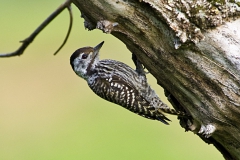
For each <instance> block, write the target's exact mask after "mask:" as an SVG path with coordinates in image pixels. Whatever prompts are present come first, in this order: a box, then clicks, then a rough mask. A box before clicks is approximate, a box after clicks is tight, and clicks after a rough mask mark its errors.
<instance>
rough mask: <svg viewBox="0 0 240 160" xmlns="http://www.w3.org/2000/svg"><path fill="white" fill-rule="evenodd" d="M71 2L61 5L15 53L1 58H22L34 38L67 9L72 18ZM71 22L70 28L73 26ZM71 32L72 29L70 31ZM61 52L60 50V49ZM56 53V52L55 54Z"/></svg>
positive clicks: (0, 55)
mask: <svg viewBox="0 0 240 160" xmlns="http://www.w3.org/2000/svg"><path fill="white" fill-rule="evenodd" d="M71 3H72V2H71V0H66V1H65V2H64V3H63V4H61V5H60V6H59V7H58V8H57V9H56V10H55V11H54V12H53V13H52V14H51V15H50V16H49V17H48V18H47V19H46V20H45V21H44V22H43V23H42V24H41V25H40V26H39V27H38V28H37V29H36V30H35V31H34V32H33V33H32V34H31V35H30V36H29V37H28V38H26V39H25V40H23V41H20V42H22V45H21V46H20V47H19V48H18V49H17V50H16V51H14V52H11V53H5V54H0V57H13V56H20V55H22V54H23V52H24V51H25V49H26V48H27V47H28V45H29V44H30V43H31V42H32V41H33V40H34V38H35V37H36V36H37V35H38V34H39V33H40V32H41V31H42V30H43V29H44V28H45V27H46V26H47V25H48V24H49V23H50V22H51V21H52V20H53V19H54V18H56V17H57V16H58V15H59V14H60V13H61V12H62V11H63V10H64V9H65V8H68V10H69V12H70V17H72V16H71V10H70V9H69V8H70V7H69V6H70V5H71ZM71 23H72V22H70V26H71ZM69 30H71V28H70V29H69ZM69 32H70V31H68V34H67V37H66V39H67V38H68V36H69ZM66 39H65V40H64V43H63V45H64V44H65V43H66V42H65V41H66ZM61 48H62V46H61V47H60V49H61ZM58 51H59V49H58ZM55 53H56V52H55Z"/></svg>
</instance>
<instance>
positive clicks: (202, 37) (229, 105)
mask: <svg viewBox="0 0 240 160" xmlns="http://www.w3.org/2000/svg"><path fill="white" fill-rule="evenodd" d="M231 2H233V1H231ZM73 3H74V4H75V5H76V6H77V7H78V8H79V10H80V11H81V14H82V17H83V18H84V19H85V23H84V25H85V27H86V28H87V29H89V30H92V29H95V28H99V29H101V30H103V31H104V32H105V33H111V34H112V35H114V36H115V37H117V38H118V39H120V40H121V41H122V42H123V43H125V44H126V46H127V48H128V49H129V50H130V51H131V52H132V53H134V54H136V56H137V57H138V59H139V60H140V61H141V62H142V63H143V65H144V66H145V67H146V68H147V70H148V71H149V72H150V73H151V74H152V75H153V76H154V77H155V78H156V79H157V81H158V84H159V85H161V86H162V87H163V88H164V89H165V91H166V96H168V98H169V101H170V102H171V103H172V104H173V106H174V107H175V108H176V109H178V110H183V111H185V112H187V113H188V114H189V115H191V119H186V118H180V124H181V125H182V127H184V128H185V129H186V130H190V131H192V132H194V133H197V134H198V135H199V137H200V138H202V139H203V140H204V141H205V142H207V143H212V144H214V145H215V147H216V148H217V149H218V150H219V151H220V152H221V153H222V154H223V156H224V157H225V159H240V149H239V147H240V134H239V133H240V108H239V107H240V19H239V18H238V17H237V16H239V14H240V7H239V6H238V5H240V4H239V2H238V3H237V2H236V3H235V4H234V3H230V2H226V1H212V2H210V1H202V0H201V1H188V0H181V1H160V0H155V1H153V0H139V1H134V0H73Z"/></svg>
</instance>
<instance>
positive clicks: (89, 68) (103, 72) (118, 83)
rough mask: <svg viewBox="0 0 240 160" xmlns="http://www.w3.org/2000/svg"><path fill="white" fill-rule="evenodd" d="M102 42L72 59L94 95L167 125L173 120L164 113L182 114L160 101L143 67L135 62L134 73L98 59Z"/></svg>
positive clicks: (124, 67)
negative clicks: (135, 68)
mask: <svg viewBox="0 0 240 160" xmlns="http://www.w3.org/2000/svg"><path fill="white" fill-rule="evenodd" d="M103 43H104V42H102V43H100V44H99V45H97V46H96V47H94V48H93V47H84V48H80V49H78V50H76V51H75V52H74V53H73V54H72V56H71V58H70V63H71V66H72V68H73V70H74V72H75V73H76V74H77V75H78V76H80V77H81V78H83V79H85V80H86V81H87V83H88V85H89V87H90V88H91V89H92V91H93V92H94V93H96V94H97V95H98V96H100V97H102V98H103V99H105V100H107V101H110V102H113V103H116V104H118V105H121V106H122V107H124V108H126V109H128V110H130V111H132V112H134V113H136V114H138V115H141V116H143V117H146V118H149V119H153V120H159V121H161V122H163V123H164V124H168V122H167V121H170V120H169V119H168V118H167V117H165V116H164V114H163V113H164V112H165V113H169V114H173V115H180V114H181V113H179V112H177V111H175V110H173V109H171V108H169V107H168V106H167V105H166V104H164V103H163V102H162V101H161V100H160V99H159V97H158V96H157V94H156V93H155V92H154V90H152V89H151V87H150V86H149V84H148V83H147V80H146V76H145V73H144V71H143V68H142V65H141V64H140V63H138V61H135V65H136V67H137V70H133V69H132V68H131V67H129V66H128V65H126V64H124V63H122V62H119V61H115V60H110V59H105V60H99V50H100V48H101V47H102V45H103Z"/></svg>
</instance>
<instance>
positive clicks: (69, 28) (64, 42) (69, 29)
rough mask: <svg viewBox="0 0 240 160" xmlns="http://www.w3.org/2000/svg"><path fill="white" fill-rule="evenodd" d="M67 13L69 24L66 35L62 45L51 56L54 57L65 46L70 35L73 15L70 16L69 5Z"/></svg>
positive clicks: (70, 9)
mask: <svg viewBox="0 0 240 160" xmlns="http://www.w3.org/2000/svg"><path fill="white" fill-rule="evenodd" d="M67 9H68V11H69V16H70V23H69V27H68V32H67V35H66V37H65V39H64V41H63V43H62V45H61V46H60V47H59V48H58V49H57V50H56V52H55V53H54V54H53V55H56V54H57V53H58V52H59V51H60V50H61V49H62V48H63V46H64V45H65V44H66V42H67V40H68V37H69V35H70V33H71V30H72V24H73V15H72V8H71V6H70V5H69V6H68V7H67Z"/></svg>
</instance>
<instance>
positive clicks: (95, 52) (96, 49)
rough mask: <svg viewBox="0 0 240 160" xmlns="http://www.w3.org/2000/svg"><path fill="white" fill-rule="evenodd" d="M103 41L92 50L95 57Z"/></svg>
mask: <svg viewBox="0 0 240 160" xmlns="http://www.w3.org/2000/svg"><path fill="white" fill-rule="evenodd" d="M103 43H104V41H102V42H101V43H99V44H98V45H97V46H96V47H94V48H93V50H94V54H95V56H96V55H97V54H98V53H99V50H100V49H101V48H102V45H103Z"/></svg>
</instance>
